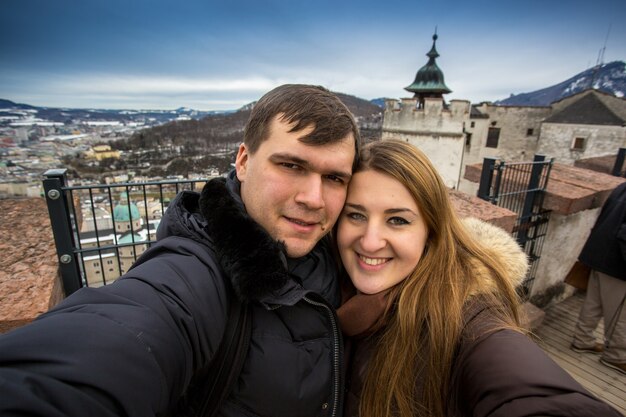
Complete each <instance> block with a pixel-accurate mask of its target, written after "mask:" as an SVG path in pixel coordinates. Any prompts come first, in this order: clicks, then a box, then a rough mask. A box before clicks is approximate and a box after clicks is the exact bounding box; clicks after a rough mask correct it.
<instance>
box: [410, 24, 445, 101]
mask: <svg viewBox="0 0 626 417" xmlns="http://www.w3.org/2000/svg"><path fill="white" fill-rule="evenodd" d="M438 38H439V36H437V28H435V34H434V35H433V46H432V48H430V51H429V52H428V53H427V54H426V56H427V57H428V63H427V64H426V65H424V66H423V67H422V68H420V70H419V71H417V74H416V75H415V81H413V84H411V85H409V86H408V87H406V88H405V90H407V91H410V92H411V93H414V94H415V98H417V99H418V100H419V102H420V104H421V105H423V104H424V98H426V97H438V98H443V95H444V94H448V93H451V92H452V90H450V89H449V88H448V87H447V86H446V84H445V82H444V80H443V72H442V71H441V69H440V68H439V67H438V66H437V63H436V62H435V61H436V59H437V58H438V57H439V52H437V46H436V44H437V39H438Z"/></svg>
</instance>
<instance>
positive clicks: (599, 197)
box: [464, 163, 626, 215]
mask: <svg viewBox="0 0 626 417" xmlns="http://www.w3.org/2000/svg"><path fill="white" fill-rule="evenodd" d="M481 170H482V164H474V165H468V166H467V167H466V169H465V176H464V178H465V179H467V180H469V181H472V182H476V183H478V182H479V181H480V173H481ZM623 182H626V178H620V177H614V176H612V175H609V174H604V173H601V172H596V171H591V170H588V169H584V168H578V167H573V166H569V165H563V164H557V163H555V164H554V165H553V166H552V171H551V172H550V178H549V179H548V187H547V190H546V196H545V200H544V208H546V209H548V210H552V211H554V212H557V213H559V214H565V215H566V214H572V213H577V212H579V211H583V210H589V209H592V208H597V207H601V206H602V204H604V202H605V201H606V199H607V197H608V196H609V194H610V193H611V191H613V189H615V187H617V186H618V185H619V184H621V183H623Z"/></svg>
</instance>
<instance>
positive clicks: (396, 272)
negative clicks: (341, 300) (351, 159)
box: [337, 170, 428, 294]
mask: <svg viewBox="0 0 626 417" xmlns="http://www.w3.org/2000/svg"><path fill="white" fill-rule="evenodd" d="M427 238H428V229H427V227H426V223H425V222H424V219H423V218H422V215H421V213H420V211H419V209H418V208H417V204H416V203H415V200H413V197H411V194H410V193H409V191H408V190H407V189H406V188H405V187H404V186H403V185H402V184H401V183H400V182H398V181H397V180H395V179H394V178H392V177H390V176H388V175H386V174H382V173H379V172H376V171H373V170H367V171H361V172H358V173H356V174H355V175H354V176H353V177H352V180H351V181H350V186H349V188H348V197H347V199H346V205H345V206H344V208H343V212H342V213H341V215H340V216H339V226H338V229H337V244H338V246H339V253H340V254H341V260H342V261H343V265H344V267H345V268H346V271H347V272H348V274H349V275H350V279H351V280H352V282H353V284H354V286H355V287H356V289H357V290H358V291H359V292H361V293H365V294H376V293H378V292H381V291H384V290H386V289H388V288H391V287H393V286H394V285H396V284H397V283H399V282H401V281H402V280H404V279H405V278H406V277H407V276H408V275H409V274H410V273H411V272H412V271H413V269H414V268H415V267H416V265H417V263H418V262H419V260H420V258H421V256H422V253H423V252H424V246H425V245H426V239H427Z"/></svg>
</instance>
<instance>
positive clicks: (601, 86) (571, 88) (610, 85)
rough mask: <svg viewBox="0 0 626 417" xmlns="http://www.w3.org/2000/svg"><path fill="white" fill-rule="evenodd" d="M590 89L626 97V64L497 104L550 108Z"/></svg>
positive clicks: (604, 67)
mask: <svg viewBox="0 0 626 417" xmlns="http://www.w3.org/2000/svg"><path fill="white" fill-rule="evenodd" d="M588 88H595V89H598V90H601V91H604V92H605V93H609V94H612V95H614V96H616V97H621V98H624V97H626V62H624V61H613V62H610V63H608V64H603V65H599V66H596V67H593V68H589V69H588V70H585V71H583V72H581V73H580V74H578V75H575V76H573V77H572V78H570V79H568V80H566V81H563V82H562V83H559V84H556V85H553V86H551V87H547V88H543V89H541V90H537V91H532V92H530V93H522V94H516V95H511V97H509V98H507V99H504V100H498V101H496V102H495V104H499V105H503V106H548V105H550V104H551V103H553V102H555V101H558V100H561V99H563V98H565V97H568V96H571V95H574V94H576V93H579V92H581V91H583V90H586V89H588Z"/></svg>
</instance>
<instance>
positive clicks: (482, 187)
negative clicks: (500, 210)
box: [478, 158, 496, 201]
mask: <svg viewBox="0 0 626 417" xmlns="http://www.w3.org/2000/svg"><path fill="white" fill-rule="evenodd" d="M495 166H496V159H495V158H484V159H483V169H482V171H481V172H480V183H479V185H478V198H482V199H483V200H486V201H491V198H490V195H489V188H490V187H491V180H492V179H493V171H494V167H495Z"/></svg>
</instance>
